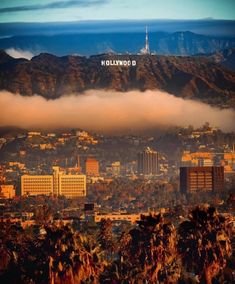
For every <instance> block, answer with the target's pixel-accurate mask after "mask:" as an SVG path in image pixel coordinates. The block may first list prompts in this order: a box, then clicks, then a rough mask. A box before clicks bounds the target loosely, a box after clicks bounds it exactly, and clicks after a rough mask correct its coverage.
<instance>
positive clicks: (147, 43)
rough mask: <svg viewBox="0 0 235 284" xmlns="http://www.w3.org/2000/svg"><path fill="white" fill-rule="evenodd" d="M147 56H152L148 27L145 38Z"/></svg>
mask: <svg viewBox="0 0 235 284" xmlns="http://www.w3.org/2000/svg"><path fill="white" fill-rule="evenodd" d="M145 54H150V49H149V37H148V27H147V26H146V36H145Z"/></svg>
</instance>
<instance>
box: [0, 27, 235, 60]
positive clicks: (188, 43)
mask: <svg viewBox="0 0 235 284" xmlns="http://www.w3.org/2000/svg"><path fill="white" fill-rule="evenodd" d="M144 44H145V29H144V26H143V32H126V31H125V32H119V31H115V32H107V33H102V32H100V33H94V32H87V33H75V32H73V33H72V32H71V33H69V34H63V33H62V34H55V35H53V34H52V35H44V34H37V35H17V36H10V37H5V38H0V48H1V49H8V48H15V49H20V50H24V51H32V52H35V53H34V54H38V53H40V52H41V53H45V52H46V53H52V54H55V55H57V56H63V55H66V54H81V55H85V56H90V55H92V54H101V53H107V52H109V51H110V50H112V51H114V52H117V53H126V52H129V53H134V54H135V53H137V52H139V51H140V49H141V48H142V47H143V46H144ZM149 44H150V50H151V51H152V52H157V54H162V55H195V54H199V53H202V54H208V53H213V52H215V51H219V50H222V49H226V48H235V37H224V36H212V35H201V34H196V33H193V32H189V31H187V30H186V31H185V30H183V31H180V32H174V33H167V32H154V31H151V29H150V30H149Z"/></svg>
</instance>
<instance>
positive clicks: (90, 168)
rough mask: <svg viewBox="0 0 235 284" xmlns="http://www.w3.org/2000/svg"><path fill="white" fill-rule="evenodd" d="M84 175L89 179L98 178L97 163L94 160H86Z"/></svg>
mask: <svg viewBox="0 0 235 284" xmlns="http://www.w3.org/2000/svg"><path fill="white" fill-rule="evenodd" d="M86 175H87V176H89V177H97V176H99V162H98V161H97V160H96V159H94V158H90V157H89V158H87V159H86Z"/></svg>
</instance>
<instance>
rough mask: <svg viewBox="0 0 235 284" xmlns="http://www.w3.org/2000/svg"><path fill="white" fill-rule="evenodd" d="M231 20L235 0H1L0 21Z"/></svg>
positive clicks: (234, 12) (233, 15) (233, 16)
mask: <svg viewBox="0 0 235 284" xmlns="http://www.w3.org/2000/svg"><path fill="white" fill-rule="evenodd" d="M203 18H215V19H232V20H235V0H67V1H59V0H0V22H53V21H79V20H110V19H203Z"/></svg>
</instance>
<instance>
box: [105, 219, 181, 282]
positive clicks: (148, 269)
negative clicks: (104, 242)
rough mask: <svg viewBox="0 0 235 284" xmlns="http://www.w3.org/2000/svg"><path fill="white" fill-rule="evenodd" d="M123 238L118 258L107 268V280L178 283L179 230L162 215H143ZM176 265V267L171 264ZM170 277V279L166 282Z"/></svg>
mask: <svg viewBox="0 0 235 284" xmlns="http://www.w3.org/2000/svg"><path fill="white" fill-rule="evenodd" d="M137 223H138V225H137V227H136V228H134V229H132V230H130V231H129V233H128V234H124V235H123V236H122V239H121V241H120V248H119V259H118V260H117V261H115V262H114V263H113V264H112V265H111V266H109V268H108V272H106V274H105V275H106V279H105V277H104V278H103V279H105V280H106V281H108V279H112V281H111V282H105V281H103V282H104V283H137V282H138V281H139V282H138V283H145V282H146V283H156V282H159V281H160V282H162V283H176V281H177V279H178V278H179V275H180V274H179V271H178V270H179V267H178V266H177V258H176V257H177V253H176V230H175V228H174V226H173V225H172V224H170V223H167V222H165V221H164V219H163V217H162V215H160V214H158V215H152V214H150V215H148V216H144V215H142V216H141V220H140V221H138V222H137ZM173 266H174V269H172V267H173ZM166 281H168V282H166Z"/></svg>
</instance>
